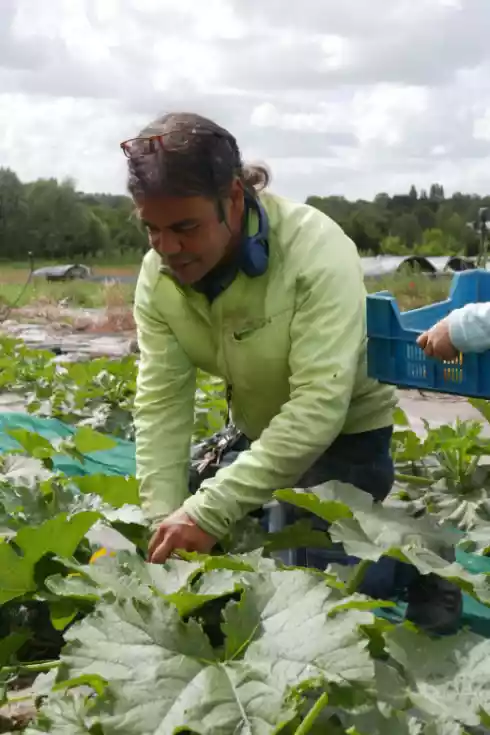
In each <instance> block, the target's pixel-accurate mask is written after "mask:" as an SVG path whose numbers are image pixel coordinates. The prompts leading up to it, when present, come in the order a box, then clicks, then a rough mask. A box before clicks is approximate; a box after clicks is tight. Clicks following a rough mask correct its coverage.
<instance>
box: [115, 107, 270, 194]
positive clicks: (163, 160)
mask: <svg viewBox="0 0 490 735" xmlns="http://www.w3.org/2000/svg"><path fill="white" fill-rule="evenodd" d="M126 153H127V155H128V159H129V160H128V172H129V176H128V190H129V192H130V194H131V195H132V196H133V197H134V198H135V199H138V198H139V197H142V196H160V195H162V196H175V197H187V196H204V197H207V198H209V199H216V200H220V199H222V198H223V197H226V196H227V195H228V193H229V191H230V188H231V185H232V183H233V181H234V180H235V179H237V178H238V179H240V180H241V181H242V182H243V185H244V187H245V189H246V190H247V191H248V192H249V193H250V194H252V195H254V196H255V195H256V194H257V192H258V191H260V190H262V189H264V188H265V187H266V186H267V185H268V183H269V179H270V177H269V172H268V171H267V169H266V168H265V167H264V166H262V165H246V164H244V163H243V161H242V157H241V153H240V150H239V148H238V144H237V142H236V140H235V138H234V137H233V136H232V135H231V133H229V132H228V131H227V130H225V129H224V128H222V127H220V126H219V125H217V124H216V123H215V122H213V121H212V120H208V119H207V118H205V117H201V115H197V114H195V113H184V112H179V113H169V114H167V115H164V116H163V117H160V118H158V119H157V120H155V121H154V122H152V123H151V124H150V125H148V126H147V127H146V128H144V129H143V130H142V131H141V132H140V133H139V135H138V138H137V139H136V141H134V142H133V143H131V144H130V145H129V146H128V148H127V149H126Z"/></svg>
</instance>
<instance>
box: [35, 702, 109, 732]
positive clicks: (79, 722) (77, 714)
mask: <svg viewBox="0 0 490 735" xmlns="http://www.w3.org/2000/svg"><path fill="white" fill-rule="evenodd" d="M25 733H26V735H42V734H44V733H49V735H104V734H103V732H102V730H101V729H100V726H99V725H97V724H95V725H94V724H93V723H92V722H91V718H90V716H89V704H88V703H87V701H86V700H85V698H84V697H83V696H81V695H80V694H70V693H69V694H65V695H64V696H61V695H52V696H51V697H50V699H49V700H48V702H47V704H45V706H44V707H43V710H42V712H41V714H40V715H39V717H38V720H37V721H36V722H34V723H33V724H32V725H30V726H29V727H28V728H27V729H26V730H25Z"/></svg>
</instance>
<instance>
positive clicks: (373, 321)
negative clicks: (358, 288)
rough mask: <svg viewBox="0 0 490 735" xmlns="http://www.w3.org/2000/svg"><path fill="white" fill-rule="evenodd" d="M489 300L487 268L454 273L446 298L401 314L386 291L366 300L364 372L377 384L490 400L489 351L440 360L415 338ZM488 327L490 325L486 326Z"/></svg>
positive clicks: (489, 288)
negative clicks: (457, 312)
mask: <svg viewBox="0 0 490 735" xmlns="http://www.w3.org/2000/svg"><path fill="white" fill-rule="evenodd" d="M483 301H490V272H487V271H484V270H474V271H464V272H461V273H457V274H455V275H454V277H453V280H452V285H451V292H450V295H449V298H448V299H447V300H446V301H441V302H439V303H436V304H431V305H430V306H424V307H422V308H420V309H413V310H411V311H406V312H403V313H402V312H400V310H399V308H398V305H397V303H396V299H395V298H394V297H393V296H392V295H391V294H390V293H389V292H388V291H381V292H379V293H375V294H370V295H369V296H368V299H367V332H368V374H369V376H370V377H372V378H376V379H377V380H379V381H380V382H381V383H391V384H393V385H397V386H399V387H401V388H419V389H423V390H429V391H437V392H439V393H454V394H456V395H459V396H471V397H476V398H490V351H488V352H485V353H483V354H465V355H459V356H458V357H457V358H456V359H455V360H452V361H448V362H441V361H439V360H436V359H433V358H430V357H426V356H425V355H424V353H423V351H422V350H421V349H420V347H419V346H418V345H417V341H416V340H417V337H418V336H419V335H420V334H421V333H422V332H424V331H425V330H427V329H429V328H430V327H432V326H434V324H436V323H437V322H438V321H439V320H440V319H443V318H444V317H445V316H447V315H448V314H449V313H450V312H451V311H453V310H454V309H459V308H461V307H462V306H465V305H466V304H470V303H478V302H483ZM489 328H490V325H489Z"/></svg>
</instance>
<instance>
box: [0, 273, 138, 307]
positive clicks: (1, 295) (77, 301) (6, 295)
mask: <svg viewBox="0 0 490 735" xmlns="http://www.w3.org/2000/svg"><path fill="white" fill-rule="evenodd" d="M133 294H134V285H132V284H124V283H117V282H116V283H107V284H104V283H84V282H83V281H72V282H70V281H67V282H65V283H63V282H61V283H48V282H47V281H44V280H37V279H36V280H35V281H33V282H32V283H30V284H29V285H28V286H27V288H26V289H24V288H23V285H22V283H1V281H0V308H2V307H9V306H11V305H14V307H15V308H21V307H24V306H31V305H35V304H39V305H44V306H48V305H49V306H54V305H59V304H60V303H63V304H64V305H66V306H69V307H73V308H77V307H80V308H86V309H101V308H107V307H112V306H113V302H114V301H117V302H118V304H119V305H121V304H123V305H126V306H130V305H131V303H132V300H133Z"/></svg>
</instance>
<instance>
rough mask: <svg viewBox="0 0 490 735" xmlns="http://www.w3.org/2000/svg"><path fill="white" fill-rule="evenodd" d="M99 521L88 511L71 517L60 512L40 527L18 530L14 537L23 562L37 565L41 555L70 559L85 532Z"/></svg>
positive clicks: (96, 516)
mask: <svg viewBox="0 0 490 735" xmlns="http://www.w3.org/2000/svg"><path fill="white" fill-rule="evenodd" d="M99 519H100V514H99V513H94V512H91V511H87V512H85V513H77V514H76V515H74V516H72V517H71V518H70V517H69V516H68V514H67V513H60V514H59V515H58V516H56V517H55V518H53V519H51V520H48V521H45V522H44V523H42V524H41V525H40V526H32V527H29V526H26V527H25V528H21V529H20V531H18V532H17V534H16V536H15V543H16V544H17V546H19V547H20V548H21V549H22V551H23V553H24V557H25V559H26V560H28V561H30V562H31V563H35V562H37V561H38V560H39V559H41V557H43V556H44V554H48V553H51V554H55V555H56V556H61V557H64V556H67V557H70V556H72V555H73V554H74V552H75V550H76V548H77V546H78V544H79V543H80V541H81V540H82V539H83V537H84V536H85V534H86V533H87V531H88V530H89V529H90V528H91V527H92V526H93V525H94V523H96V522H97V521H98V520H99Z"/></svg>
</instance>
